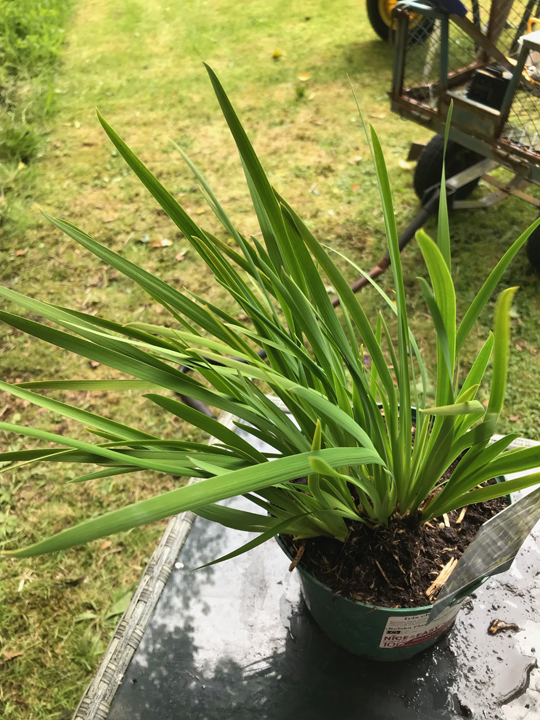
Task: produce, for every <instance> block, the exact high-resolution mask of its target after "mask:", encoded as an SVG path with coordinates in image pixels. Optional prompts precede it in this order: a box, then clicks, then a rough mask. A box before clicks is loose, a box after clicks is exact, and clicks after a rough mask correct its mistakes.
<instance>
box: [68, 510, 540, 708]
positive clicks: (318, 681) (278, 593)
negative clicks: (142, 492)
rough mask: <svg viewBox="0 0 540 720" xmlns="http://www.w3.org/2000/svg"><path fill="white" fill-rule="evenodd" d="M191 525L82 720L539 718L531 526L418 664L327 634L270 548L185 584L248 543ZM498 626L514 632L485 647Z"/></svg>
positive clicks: (539, 637) (171, 530)
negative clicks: (367, 656) (371, 654)
mask: <svg viewBox="0 0 540 720" xmlns="http://www.w3.org/2000/svg"><path fill="white" fill-rule="evenodd" d="M234 502H235V505H236V506H238V502H239V501H238V500H236V501H234ZM242 502H246V503H247V501H244V500H243V499H242V500H240V503H242ZM193 520H194V517H193V515H192V514H191V513H185V514H183V515H182V516H178V517H177V518H173V519H172V520H171V522H170V523H169V527H168V529H167V532H166V534H165V536H164V538H163V539H162V541H161V543H160V546H159V547H158V549H157V550H156V552H155V553H154V556H153V557H152V560H151V562H150V565H149V567H148V568H147V570H146V571H145V574H144V576H143V578H142V581H141V584H140V585H139V588H138V590H137V592H136V593H135V595H134V598H133V600H132V603H131V605H130V608H128V611H127V612H126V614H125V615H124V618H123V619H122V621H121V623H120V625H119V626H118V629H117V631H116V634H115V637H114V638H113V640H112V642H111V645H110V646H109V649H108V651H107V654H106V656H105V658H104V660H103V662H102V664H101V666H100V668H99V670H98V673H97V674H96V677H95V678H94V680H93V682H92V684H91V685H90V686H89V688H88V690H87V692H86V694H85V696H84V697H83V700H82V701H81V704H80V706H79V708H78V710H77V712H76V714H75V718H76V719H77V720H96V719H99V720H229V719H230V720H255V719H256V720H265V719H267V720H364V719H365V720H413V719H414V720H450V719H451V718H467V717H472V718H478V719H479V720H525V719H526V720H538V718H539V717H540V702H539V700H540V669H537V662H536V657H537V655H538V652H539V651H540V622H539V621H540V527H539V526H537V528H536V529H535V531H534V532H533V534H532V535H531V536H530V537H529V538H528V540H527V541H526V544H525V545H524V547H523V548H522V550H521V551H520V553H519V555H518V557H517V559H516V561H515V563H514V565H513V567H512V568H511V570H510V571H509V572H507V573H505V574H504V575H498V576H496V577H495V578H492V579H491V580H490V581H489V583H488V584H487V585H486V586H484V587H482V588H480V590H478V591H477V592H476V594H475V595H473V597H472V598H471V599H470V600H469V601H468V604H467V605H466V606H465V607H464V609H463V610H462V611H461V613H460V614H459V616H458V619H457V621H456V624H455V626H454V627H453V629H452V630H451V632H450V633H449V635H448V636H447V637H445V638H444V639H443V640H442V641H441V642H439V643H438V644H437V645H435V646H434V647H433V648H430V649H429V650H427V651H425V652H424V653H422V654H420V655H419V656H417V657H415V658H413V659H412V660H408V661H405V662H399V663H376V662H373V661H369V660H364V659H362V658H359V657H355V656H353V655H350V654H349V653H347V652H345V651H343V650H341V649H340V648H338V647H337V646H335V645H334V644H333V643H332V642H330V641H329V640H328V639H327V638H326V637H325V636H324V635H323V634H322V633H321V631H320V630H319V628H318V627H317V625H316V624H315V623H314V621H313V620H312V619H311V617H310V615H309V613H308V611H307V609H306V607H305V605H304V602H303V600H302V598H301V595H300V588H299V582H298V580H297V577H296V571H295V572H293V573H290V572H289V571H288V565H289V561H288V560H287V558H286V557H285V556H284V554H283V553H282V552H281V550H280V549H279V547H278V545H277V543H276V542H275V541H270V542H269V543H266V544H264V545H262V546H260V547H258V548H256V549H255V550H253V551H251V552H249V553H247V554H245V555H242V556H240V557H238V558H235V559H234V560H230V561H227V562H225V563H222V564H219V565H215V566H213V567H210V568H205V569H202V570H198V571H196V572H190V571H189V570H190V569H191V568H195V567H197V566H199V565H201V564H204V563H206V562H209V561H210V560H213V559H215V558H216V557H220V556H222V555H224V554H226V553H228V552H230V551H231V550H233V549H235V548H237V547H240V546H241V545H242V544H244V543H245V542H246V534H245V533H242V532H239V531H235V530H229V529H226V528H223V527H221V526H218V525H215V524H211V523H209V522H207V521H205V520H203V519H202V518H197V519H196V521H195V522H193ZM184 543H185V544H184ZM495 619H500V620H503V621H506V622H509V623H510V622H511V623H516V624H517V625H518V627H519V630H514V631H503V632H500V633H498V634H497V635H489V634H488V632H487V630H488V627H489V625H490V623H491V622H492V621H493V620H495Z"/></svg>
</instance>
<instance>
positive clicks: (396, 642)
mask: <svg viewBox="0 0 540 720" xmlns="http://www.w3.org/2000/svg"><path fill="white" fill-rule="evenodd" d="M460 608H461V603H459V604H458V605H453V606H452V607H449V608H446V610H444V612H442V613H441V614H440V615H439V617H438V618H436V619H435V620H434V621H433V622H431V623H428V619H429V613H428V612H427V613H422V614H421V615H407V616H405V617H403V616H401V615H394V617H391V618H389V620H388V622H387V623H386V627H385V629H384V632H383V636H382V638H381V642H380V644H379V647H382V648H402V647H407V646H408V645H418V643H423V642H425V641H426V640H431V638H434V637H436V636H437V635H439V634H440V633H442V632H444V631H445V630H448V628H449V627H450V626H451V625H452V624H453V622H454V620H455V619H456V615H457V614H458V612H459V610H460Z"/></svg>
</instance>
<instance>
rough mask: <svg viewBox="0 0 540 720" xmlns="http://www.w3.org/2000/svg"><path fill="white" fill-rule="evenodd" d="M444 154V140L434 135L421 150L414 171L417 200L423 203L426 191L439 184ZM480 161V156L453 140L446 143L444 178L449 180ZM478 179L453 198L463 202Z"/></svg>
mask: <svg viewBox="0 0 540 720" xmlns="http://www.w3.org/2000/svg"><path fill="white" fill-rule="evenodd" d="M443 154H444V138H443V136H442V135H435V136H434V137H432V138H431V140H430V141H429V142H428V144H427V145H426V147H425V148H424V149H423V150H422V153H421V155H420V157H419V158H418V163H417V165H416V170H415V171H414V191H415V192H416V194H417V195H418V197H419V199H420V200H422V201H425V200H426V198H425V197H424V194H425V192H426V190H428V189H429V188H430V187H433V185H437V184H438V183H440V182H441V173H442V163H443ZM481 159H482V156H481V155H478V153H475V152H473V151H472V150H469V149H468V148H466V147H463V145H460V144H459V143H457V142H454V141H453V140H449V141H448V146H447V148H446V177H447V179H448V178H451V177H453V176H454V175H457V174H458V173H460V172H463V170H466V169H467V168H468V167H471V165H474V164H475V163H477V162H478V161H479V160H481ZM479 180H480V178H476V180H472V181H471V182H470V183H467V185H464V186H463V187H460V188H459V190H456V193H455V195H454V198H455V199H456V200H463V199H464V198H466V197H467V196H468V195H470V194H471V193H472V191H473V190H474V188H475V187H476V186H477V185H478V182H479Z"/></svg>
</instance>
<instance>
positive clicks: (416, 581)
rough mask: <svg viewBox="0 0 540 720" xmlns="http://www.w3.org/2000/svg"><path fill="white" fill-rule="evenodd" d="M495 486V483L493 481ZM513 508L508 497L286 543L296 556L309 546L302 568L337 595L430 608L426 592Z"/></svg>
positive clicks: (387, 604) (355, 525)
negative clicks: (441, 514) (422, 520)
mask: <svg viewBox="0 0 540 720" xmlns="http://www.w3.org/2000/svg"><path fill="white" fill-rule="evenodd" d="M491 482H493V481H491ZM507 504H508V501H507V498H505V497H502V498H496V499H494V500H489V501H488V502H485V503H479V504H477V505H469V506H468V507H467V510H466V512H465V515H464V516H463V518H462V520H461V522H457V521H458V520H459V518H460V515H461V511H460V510H455V511H453V512H450V513H448V514H447V520H448V522H449V525H450V527H447V526H446V524H445V523H444V522H443V518H436V519H434V520H431V521H430V522H429V523H426V524H425V525H422V526H419V525H418V518H419V514H417V515H415V516H413V515H411V516H408V517H405V518H394V519H392V520H391V521H390V523H389V526H388V527H387V528H384V527H381V528H378V529H376V530H373V529H371V528H368V527H367V526H366V525H364V524H363V523H360V522H350V525H349V526H350V533H349V537H348V538H347V541H346V542H345V543H342V542H340V541H338V540H335V539H333V538H326V537H317V538H310V539H308V540H297V541H293V538H292V537H291V536H283V540H284V541H285V543H286V544H287V546H288V547H289V549H290V552H291V554H292V556H293V557H295V556H296V554H297V553H298V551H299V550H300V548H301V547H302V545H303V544H305V548H304V551H303V554H302V557H301V560H300V562H299V565H300V566H301V567H303V568H304V569H306V570H307V571H308V572H310V573H311V574H312V575H313V576H314V577H315V578H316V579H317V580H319V581H320V582H322V583H323V584H324V585H326V586H327V587H329V588H330V589H331V590H332V591H333V592H334V593H336V594H340V595H343V596H345V597H348V598H350V599H352V600H360V601H362V602H365V603H368V604H370V605H377V606H380V607H419V606H422V605H428V604H429V603H430V601H429V600H428V598H427V597H426V590H427V589H428V588H429V587H430V585H431V584H432V583H433V581H434V580H435V579H436V578H437V577H438V575H439V574H440V572H441V570H442V569H443V567H444V566H445V565H446V564H447V563H448V561H449V560H451V559H452V558H455V559H459V558H460V557H461V556H462V555H463V553H464V552H465V550H466V549H467V547H468V545H469V544H470V543H471V542H472V540H473V539H474V537H475V536H476V533H477V532H478V530H479V528H480V526H481V525H483V524H484V522H486V520H489V519H490V518H492V517H493V516H494V515H496V514H497V513H498V512H500V511H501V510H503V509H504V508H505V507H506V506H507Z"/></svg>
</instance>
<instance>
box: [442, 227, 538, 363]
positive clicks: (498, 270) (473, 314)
mask: <svg viewBox="0 0 540 720" xmlns="http://www.w3.org/2000/svg"><path fill="white" fill-rule="evenodd" d="M539 226H540V218H538V220H535V222H533V224H532V225H531V226H530V227H528V228H527V230H525V232H524V233H522V234H521V235H520V236H519V237H518V239H517V240H516V241H515V242H514V243H513V244H512V245H511V246H510V247H509V248H508V250H507V251H506V252H505V253H504V255H503V256H502V258H501V259H500V260H499V262H498V263H497V265H496V266H495V268H494V269H493V270H492V271H491V273H490V275H489V277H488V278H487V280H486V281H485V283H484V284H483V285H482V287H481V288H480V291H479V293H478V294H477V296H476V297H475V298H474V300H473V301H472V303H471V305H470V306H469V309H468V310H467V312H466V313H465V315H464V317H463V320H462V321H461V324H460V326H459V328H458V331H457V337H456V352H457V353H459V351H460V350H461V348H462V347H463V343H464V342H465V340H466V339H467V337H468V336H469V333H470V331H471V329H472V326H473V325H474V323H475V322H476V321H477V319H478V316H479V315H480V313H481V312H482V310H483V309H484V307H485V306H486V304H487V302H488V300H489V298H490V297H491V296H492V295H493V292H494V291H495V288H496V287H497V285H498V283H499V280H500V279H501V277H502V276H503V273H504V271H505V270H506V268H507V267H508V265H510V263H511V261H512V260H513V258H514V257H515V255H516V254H517V253H518V251H519V250H520V249H521V248H522V247H523V245H525V243H526V242H527V240H528V238H529V235H530V234H531V233H532V232H534V230H536V228H537V227H539Z"/></svg>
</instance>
